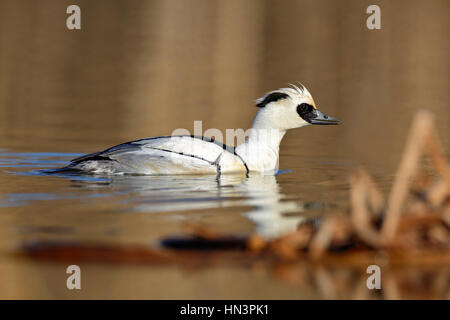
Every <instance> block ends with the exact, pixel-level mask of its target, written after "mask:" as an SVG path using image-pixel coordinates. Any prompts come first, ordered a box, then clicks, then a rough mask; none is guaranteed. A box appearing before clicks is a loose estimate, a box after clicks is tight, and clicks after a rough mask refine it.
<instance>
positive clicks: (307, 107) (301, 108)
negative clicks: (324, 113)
mask: <svg viewBox="0 0 450 320" xmlns="http://www.w3.org/2000/svg"><path fill="white" fill-rule="evenodd" d="M297 109H298V110H299V111H301V112H310V111H311V110H312V109H313V107H312V105H310V104H307V103H302V104H300V105H299V106H298V107H297Z"/></svg>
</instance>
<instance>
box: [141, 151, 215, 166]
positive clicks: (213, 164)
mask: <svg viewBox="0 0 450 320" xmlns="http://www.w3.org/2000/svg"><path fill="white" fill-rule="evenodd" d="M148 148H149V149H153V150H159V151H164V152H170V153H176V154H179V155H181V156H187V157H191V158H195V159H199V160H203V161H206V162H207V163H209V164H210V165H212V166H215V167H216V168H217V165H216V163H215V162H212V161H209V160H207V159H205V158H202V157H199V156H196V155H193V154H188V153H183V152H175V151H172V150H167V149H158V148H151V147H148Z"/></svg>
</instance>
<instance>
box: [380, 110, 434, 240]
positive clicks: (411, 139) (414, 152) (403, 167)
mask: <svg viewBox="0 0 450 320" xmlns="http://www.w3.org/2000/svg"><path fill="white" fill-rule="evenodd" d="M433 123H434V120H433V116H432V114H431V113H430V112H427V111H420V112H418V113H417V115H416V116H415V118H414V121H413V124H412V126H411V129H410V133H409V136H408V139H407V142H406V148H405V151H404V152H403V157H402V160H401V162H400V166H399V169H398V171H397V174H396V177H395V181H394V186H393V187H392V191H391V193H390V195H389V199H388V207H387V212H386V217H385V220H384V222H383V226H382V229H381V237H382V240H383V242H384V244H389V243H391V242H392V240H393V238H394V236H395V232H396V230H397V227H398V223H399V220H400V212H401V209H402V204H403V202H404V199H405V197H406V195H407V193H408V189H409V185H410V183H411V180H412V178H413V177H414V175H415V173H416V171H417V167H418V164H419V158H420V156H421V154H422V153H423V151H424V149H425V146H424V144H425V142H429V141H428V139H427V140H426V138H427V137H429V136H430V135H431V133H432V132H433ZM433 138H435V136H433ZM433 145H434V146H435V147H433V148H434V150H435V151H433V154H434V156H433V158H439V157H440V155H439V152H438V151H436V150H439V147H438V143H435V144H433ZM427 151H428V150H427ZM441 162H442V161H441V160H434V163H438V164H440V163H441ZM439 166H441V165H439Z"/></svg>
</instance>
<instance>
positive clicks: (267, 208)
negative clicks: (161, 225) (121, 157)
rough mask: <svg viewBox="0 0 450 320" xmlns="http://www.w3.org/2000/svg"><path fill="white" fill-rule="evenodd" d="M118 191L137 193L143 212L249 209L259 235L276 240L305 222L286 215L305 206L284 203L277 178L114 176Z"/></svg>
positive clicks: (136, 207) (139, 205)
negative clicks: (221, 208) (222, 208)
mask: <svg viewBox="0 0 450 320" xmlns="http://www.w3.org/2000/svg"><path fill="white" fill-rule="evenodd" d="M110 178H111V185H112V186H113V187H114V188H115V189H118V190H122V191H128V192H130V191H132V192H137V193H138V196H139V198H140V199H142V200H141V201H139V202H138V203H136V204H135V205H134V210H136V211H140V212H161V211H185V210H201V209H214V208H217V207H247V206H250V207H252V208H253V209H252V210H251V211H248V212H244V213H243V215H244V216H245V217H247V218H248V219H250V220H251V221H252V222H253V223H255V225H256V232H257V233H259V234H261V235H263V236H265V237H274V236H279V235H281V234H284V233H287V232H292V231H294V230H296V228H297V226H298V224H299V223H301V222H302V221H303V220H304V219H305V218H304V217H303V216H301V215H297V214H296V215H289V216H287V215H285V214H286V213H295V212H301V211H303V208H304V206H303V204H301V203H299V202H298V201H295V200H289V201H286V200H284V198H285V197H284V195H283V194H281V193H280V188H279V185H278V183H277V181H276V176H274V175H261V174H250V175H248V176H246V175H245V174H230V175H221V176H218V177H214V176H192V175H190V176H170V177H169V176H133V177H130V176H112V177H110Z"/></svg>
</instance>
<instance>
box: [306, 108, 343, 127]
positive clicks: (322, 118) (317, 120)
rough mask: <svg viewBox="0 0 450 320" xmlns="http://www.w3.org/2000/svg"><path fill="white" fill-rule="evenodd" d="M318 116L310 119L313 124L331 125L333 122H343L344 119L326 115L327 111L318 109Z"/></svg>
mask: <svg viewBox="0 0 450 320" xmlns="http://www.w3.org/2000/svg"><path fill="white" fill-rule="evenodd" d="M316 115H317V116H316V117H314V118H312V119H310V120H309V121H310V123H311V124H322V125H331V124H341V123H342V121H341V120H339V119H338V118H334V117H331V116H329V115H326V114H325V113H323V112H321V111H319V110H316Z"/></svg>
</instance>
